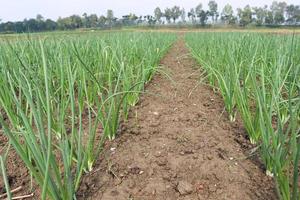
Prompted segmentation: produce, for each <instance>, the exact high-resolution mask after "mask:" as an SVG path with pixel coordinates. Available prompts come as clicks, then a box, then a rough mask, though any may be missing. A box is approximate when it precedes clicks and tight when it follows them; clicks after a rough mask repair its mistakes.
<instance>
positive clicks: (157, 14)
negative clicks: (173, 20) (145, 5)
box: [154, 7, 163, 24]
mask: <svg viewBox="0 0 300 200" xmlns="http://www.w3.org/2000/svg"><path fill="white" fill-rule="evenodd" d="M154 17H155V19H156V21H157V22H159V23H160V24H161V18H162V17H163V13H162V12H161V9H160V8H159V7H157V8H155V10H154Z"/></svg>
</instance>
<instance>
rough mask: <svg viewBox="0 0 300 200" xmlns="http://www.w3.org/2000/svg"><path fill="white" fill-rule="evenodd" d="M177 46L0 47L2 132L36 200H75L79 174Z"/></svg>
mask: <svg viewBox="0 0 300 200" xmlns="http://www.w3.org/2000/svg"><path fill="white" fill-rule="evenodd" d="M174 39H175V35H173V34H156V33H109V34H99V35H95V34H93V35H89V34H83V35H76V36H72V35H71V36H68V35H59V36H51V35H49V36H48V37H47V36H46V37H45V36H43V38H39V39H38V38H37V37H34V38H30V37H28V38H24V37H22V38H19V39H18V40H12V41H0V52H1V54H0V85H1V87H0V112H1V115H0V124H1V125H2V128H3V130H2V131H3V133H4V134H5V135H6V136H7V137H8V138H9V141H10V143H11V145H12V146H13V147H14V149H15V151H16V152H17V153H18V155H19V156H20V158H21V159H22V160H23V161H24V164H25V165H26V167H27V168H28V169H29V171H30V173H31V175H32V177H33V179H34V180H35V182H36V183H37V184H38V185H39V187H40V190H41V199H55V200H58V199H76V190H77V189H78V187H79V185H80V181H81V177H82V175H83V173H85V172H89V171H91V170H92V169H93V164H94V162H95V160H96V159H97V157H98V155H99V153H100V151H101V148H102V144H103V142H104V141H105V140H106V139H110V140H111V139H114V138H115V135H116V133H117V131H118V125H119V122H120V120H121V118H126V116H127V113H128V111H129V109H130V106H134V105H135V104H136V103H137V101H138V97H139V94H140V93H141V92H142V91H143V89H144V84H145V83H147V82H148V81H149V80H150V79H151V77H152V75H153V73H154V72H155V70H156V69H157V66H158V62H159V60H160V58H161V57H162V55H163V54H164V53H165V52H166V50H167V49H168V48H169V46H170V45H171V44H172V42H173V41H174ZM1 134H2V133H1ZM3 160H4V161H5V158H4V159H3ZM1 161H2V158H1ZM1 166H2V167H1V169H3V165H2V163H1ZM2 171H3V170H2ZM7 188H8V187H7Z"/></svg>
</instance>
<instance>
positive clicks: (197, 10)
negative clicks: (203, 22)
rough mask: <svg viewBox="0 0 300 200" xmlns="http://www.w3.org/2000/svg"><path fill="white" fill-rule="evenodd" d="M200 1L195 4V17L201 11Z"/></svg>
mask: <svg viewBox="0 0 300 200" xmlns="http://www.w3.org/2000/svg"><path fill="white" fill-rule="evenodd" d="M202 7H203V6H202V3H199V4H198V5H197V6H196V8H195V14H196V16H197V17H199V16H200V14H201V13H202V11H203V10H202Z"/></svg>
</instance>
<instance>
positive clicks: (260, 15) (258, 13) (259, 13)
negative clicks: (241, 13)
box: [253, 6, 268, 26]
mask: <svg viewBox="0 0 300 200" xmlns="http://www.w3.org/2000/svg"><path fill="white" fill-rule="evenodd" d="M267 8H268V6H264V7H253V11H254V12H253V14H254V16H255V23H256V25H258V26H261V25H263V24H264V23H265V19H266V16H267V12H268V9H267Z"/></svg>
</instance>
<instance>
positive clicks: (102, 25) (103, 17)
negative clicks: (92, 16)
mask: <svg viewBox="0 0 300 200" xmlns="http://www.w3.org/2000/svg"><path fill="white" fill-rule="evenodd" d="M105 23H106V17H105V16H104V15H101V16H100V17H99V19H98V25H99V26H100V27H104V26H105Z"/></svg>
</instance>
